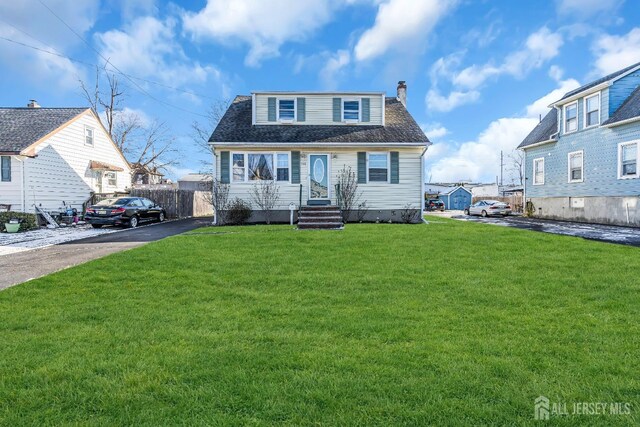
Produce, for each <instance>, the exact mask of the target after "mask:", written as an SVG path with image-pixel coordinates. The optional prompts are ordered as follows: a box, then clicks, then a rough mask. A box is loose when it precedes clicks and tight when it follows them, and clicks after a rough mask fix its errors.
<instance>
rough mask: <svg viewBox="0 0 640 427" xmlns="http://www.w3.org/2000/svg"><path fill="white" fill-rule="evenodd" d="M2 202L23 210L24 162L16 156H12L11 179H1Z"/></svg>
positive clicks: (12, 208)
mask: <svg viewBox="0 0 640 427" xmlns="http://www.w3.org/2000/svg"><path fill="white" fill-rule="evenodd" d="M0 204H3V205H6V204H8V205H11V210H12V211H17V212H22V209H23V208H22V163H21V162H20V160H18V158H17V157H16V156H11V181H9V182H1V181H0Z"/></svg>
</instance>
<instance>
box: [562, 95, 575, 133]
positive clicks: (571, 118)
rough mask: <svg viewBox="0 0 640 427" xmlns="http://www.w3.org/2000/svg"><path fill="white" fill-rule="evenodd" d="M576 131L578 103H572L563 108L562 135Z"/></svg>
mask: <svg viewBox="0 0 640 427" xmlns="http://www.w3.org/2000/svg"><path fill="white" fill-rule="evenodd" d="M577 130H578V103H577V102H574V103H573V104H569V105H567V106H565V107H564V133H571V132H575V131H577Z"/></svg>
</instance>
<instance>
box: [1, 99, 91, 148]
mask: <svg viewBox="0 0 640 427" xmlns="http://www.w3.org/2000/svg"><path fill="white" fill-rule="evenodd" d="M86 110H87V108H86V107H84V108H5V107H0V152H5V153H19V152H20V151H22V150H24V149H25V148H27V147H28V146H29V145H31V144H33V143H34V142H36V141H37V140H39V139H40V138H42V137H43V136H45V135H46V134H48V133H49V132H51V131H52V130H55V129H57V128H58V127H60V126H61V125H63V124H65V123H66V122H68V121H69V120H71V119H72V118H74V117H75V116H77V115H78V114H80V113H82V112H84V111H86Z"/></svg>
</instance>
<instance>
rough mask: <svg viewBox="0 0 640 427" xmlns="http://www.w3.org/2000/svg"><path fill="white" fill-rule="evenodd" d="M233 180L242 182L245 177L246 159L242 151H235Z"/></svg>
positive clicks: (232, 165)
mask: <svg viewBox="0 0 640 427" xmlns="http://www.w3.org/2000/svg"><path fill="white" fill-rule="evenodd" d="M231 167H232V173H233V182H242V181H244V177H245V159H244V154H242V153H233V158H232V164H231Z"/></svg>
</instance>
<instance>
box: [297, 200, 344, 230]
mask: <svg viewBox="0 0 640 427" xmlns="http://www.w3.org/2000/svg"><path fill="white" fill-rule="evenodd" d="M342 227H344V224H343V223H342V213H341V212H340V208H338V207H337V206H331V205H326V206H301V207H300V212H298V229H299V230H312V229H326V230H335V229H340V228H342Z"/></svg>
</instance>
